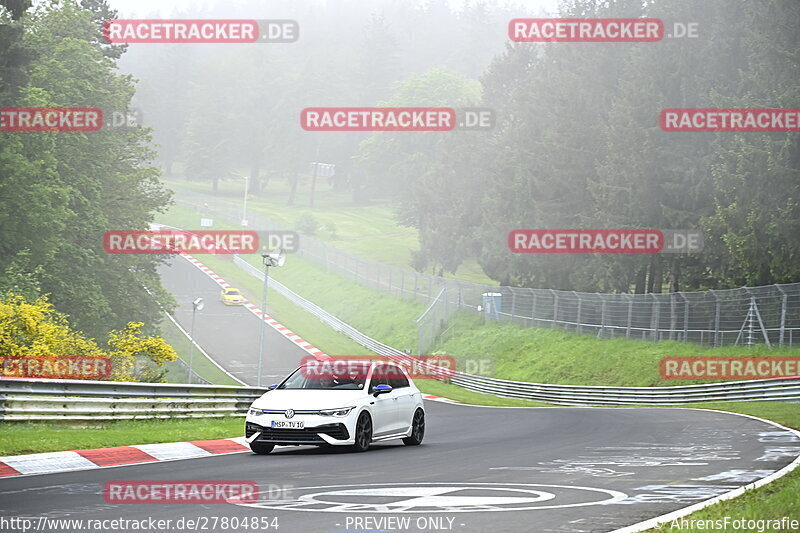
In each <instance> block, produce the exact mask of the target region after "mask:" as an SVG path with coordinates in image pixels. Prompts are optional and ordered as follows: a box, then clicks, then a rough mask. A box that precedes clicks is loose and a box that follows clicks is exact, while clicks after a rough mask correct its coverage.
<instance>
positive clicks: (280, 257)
mask: <svg viewBox="0 0 800 533" xmlns="http://www.w3.org/2000/svg"><path fill="white" fill-rule="evenodd" d="M261 259H262V261H263V262H264V296H263V298H262V299H261V333H260V334H259V336H258V370H257V372H258V378H257V381H256V384H257V386H259V387H260V386H261V370H262V368H263V367H264V328H265V327H266V325H267V321H266V315H267V287H268V286H269V267H280V266H283V264H284V263H285V262H286V255H285V254H284V253H283V250H278V251H277V252H272V253H268V254H261Z"/></svg>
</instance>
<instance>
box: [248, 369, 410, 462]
mask: <svg viewBox="0 0 800 533" xmlns="http://www.w3.org/2000/svg"><path fill="white" fill-rule="evenodd" d="M269 389H270V390H269V391H267V392H266V393H264V394H263V395H262V396H261V397H260V398H258V399H257V400H256V401H254V402H253V404H252V405H251V406H250V409H249V410H248V413H247V419H246V422H245V437H246V439H247V442H248V443H249V444H250V449H252V450H253V451H254V452H255V453H257V454H268V453H270V452H271V451H272V449H273V448H274V447H275V445H277V444H281V445H315V446H328V445H334V446H352V447H353V449H354V450H355V451H359V452H363V451H365V450H366V449H367V448H369V445H370V443H372V442H376V441H384V440H389V439H399V438H401V439H403V442H404V443H405V444H407V445H410V446H414V445H417V444H420V443H421V442H422V438H423V437H424V435H425V407H424V405H423V403H422V394H421V393H420V391H419V389H417V387H416V386H415V385H414V382H413V381H412V380H411V379H410V378H409V377H408V374H406V372H405V371H404V370H403V369H402V368H401V367H400V366H398V365H396V364H393V363H391V362H388V361H387V362H384V361H363V360H359V361H346V362H345V364H338V363H336V362H334V363H333V364H328V365H327V366H326V365H325V362H321V363H319V364H318V365H309V364H306V365H303V366H301V367H299V368H297V369H296V370H295V371H294V372H292V373H291V374H289V376H288V377H287V378H286V379H284V380H283V381H282V382H281V383H280V384H278V385H272V386H270V387H269Z"/></svg>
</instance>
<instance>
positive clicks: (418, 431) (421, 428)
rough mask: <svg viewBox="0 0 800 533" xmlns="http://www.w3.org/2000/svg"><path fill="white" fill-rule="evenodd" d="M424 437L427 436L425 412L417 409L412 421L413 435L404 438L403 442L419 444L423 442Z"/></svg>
mask: <svg viewBox="0 0 800 533" xmlns="http://www.w3.org/2000/svg"><path fill="white" fill-rule="evenodd" d="M423 437H425V413H424V412H423V411H422V409H417V412H416V413H414V421H413V422H412V423H411V435H410V436H409V437H406V438H404V439H403V444H406V445H408V446H417V445H418V444H421V443H422V439H423Z"/></svg>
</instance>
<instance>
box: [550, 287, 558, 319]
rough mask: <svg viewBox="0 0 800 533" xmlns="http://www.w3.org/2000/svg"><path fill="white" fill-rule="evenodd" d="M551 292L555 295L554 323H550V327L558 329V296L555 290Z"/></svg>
mask: <svg viewBox="0 0 800 533" xmlns="http://www.w3.org/2000/svg"><path fill="white" fill-rule="evenodd" d="M550 292H551V293H552V295H553V322H551V323H550V327H551V328H554V327H556V320H558V294H556V291H554V290H553V289H550Z"/></svg>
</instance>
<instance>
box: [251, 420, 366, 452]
mask: <svg viewBox="0 0 800 533" xmlns="http://www.w3.org/2000/svg"><path fill="white" fill-rule="evenodd" d="M256 433H260V435H259V436H258V438H257V439H256V440H255V441H254V442H257V443H263V444H283V445H313V446H323V445H326V444H332V445H346V444H353V443H354V442H355V439H353V438H352V437H351V432H350V430H348V428H347V425H345V424H344V423H343V422H331V423H327V424H321V425H317V426H313V427H306V428H305V429H272V428H271V427H270V426H269V425H266V426H262V425H260V424H257V423H255V422H251V421H249V420H248V421H247V422H245V430H244V436H245V438H248V439H249V438H250V437H252V436H253V435H254V434H256Z"/></svg>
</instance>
